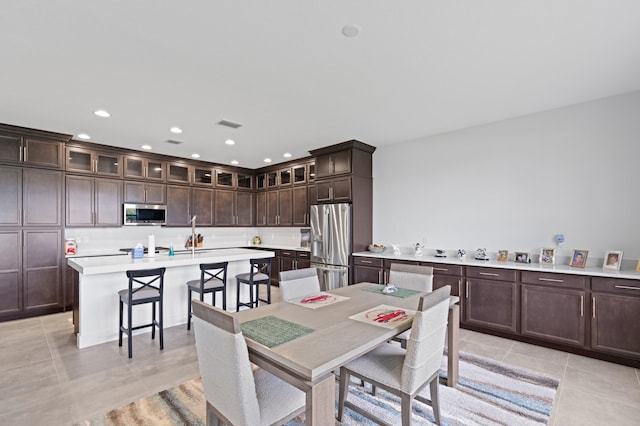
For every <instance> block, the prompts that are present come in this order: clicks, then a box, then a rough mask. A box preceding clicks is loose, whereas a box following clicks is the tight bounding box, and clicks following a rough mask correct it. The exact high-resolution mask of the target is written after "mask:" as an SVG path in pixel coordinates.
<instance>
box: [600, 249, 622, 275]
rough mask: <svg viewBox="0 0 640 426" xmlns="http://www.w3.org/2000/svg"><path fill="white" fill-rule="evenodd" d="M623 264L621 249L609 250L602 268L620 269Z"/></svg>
mask: <svg viewBox="0 0 640 426" xmlns="http://www.w3.org/2000/svg"><path fill="white" fill-rule="evenodd" d="M621 264H622V251H621V250H608V251H607V252H606V253H605V254H604V262H603V263H602V269H604V270H606V271H619V270H620V265H621Z"/></svg>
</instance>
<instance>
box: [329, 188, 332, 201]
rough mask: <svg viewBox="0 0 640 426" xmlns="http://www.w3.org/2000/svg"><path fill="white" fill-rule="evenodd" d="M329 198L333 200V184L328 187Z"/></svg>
mask: <svg viewBox="0 0 640 426" xmlns="http://www.w3.org/2000/svg"><path fill="white" fill-rule="evenodd" d="M329 199H330V200H333V186H330V187H329Z"/></svg>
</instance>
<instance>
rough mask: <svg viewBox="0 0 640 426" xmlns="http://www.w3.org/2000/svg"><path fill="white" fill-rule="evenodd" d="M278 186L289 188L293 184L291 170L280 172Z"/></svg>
mask: <svg viewBox="0 0 640 426" xmlns="http://www.w3.org/2000/svg"><path fill="white" fill-rule="evenodd" d="M278 180H279V182H278V185H280V186H287V185H291V183H292V182H293V176H292V174H291V169H282V170H278Z"/></svg>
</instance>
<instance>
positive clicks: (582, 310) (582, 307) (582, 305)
mask: <svg viewBox="0 0 640 426" xmlns="http://www.w3.org/2000/svg"><path fill="white" fill-rule="evenodd" d="M580 316H581V317H583V316H584V296H582V295H580Z"/></svg>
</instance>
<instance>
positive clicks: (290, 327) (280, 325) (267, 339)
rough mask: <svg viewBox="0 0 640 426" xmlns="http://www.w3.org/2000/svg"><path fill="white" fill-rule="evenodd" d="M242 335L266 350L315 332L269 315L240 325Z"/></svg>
mask: <svg viewBox="0 0 640 426" xmlns="http://www.w3.org/2000/svg"><path fill="white" fill-rule="evenodd" d="M240 328H241V329H242V334H243V335H244V336H245V337H248V338H249V339H252V340H255V341H256V342H258V343H261V344H263V345H265V346H266V347H268V348H272V347H274V346H278V345H281V344H283V343H287V342H289V341H291V340H293V339H297V338H298V337H301V336H304V335H306V334H309V333H313V332H314V331H315V330H314V329H312V328H308V327H303V326H301V325H300V324H296V323H294V322H291V321H285V320H283V319H280V318H278V317H274V316H273V315H270V316H268V317H262V318H258V319H254V320H251V321H247V322H243V323H242V324H240Z"/></svg>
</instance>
